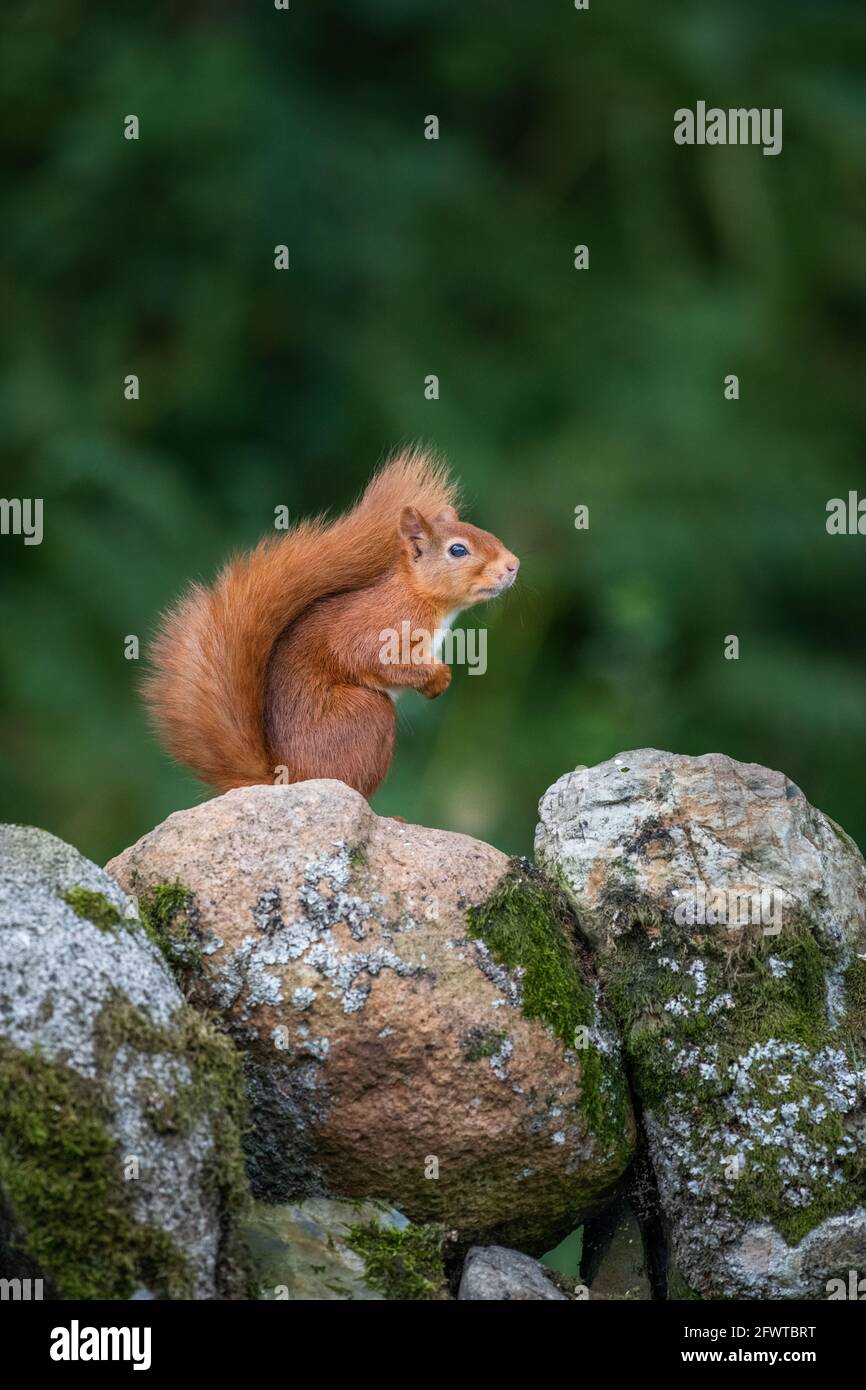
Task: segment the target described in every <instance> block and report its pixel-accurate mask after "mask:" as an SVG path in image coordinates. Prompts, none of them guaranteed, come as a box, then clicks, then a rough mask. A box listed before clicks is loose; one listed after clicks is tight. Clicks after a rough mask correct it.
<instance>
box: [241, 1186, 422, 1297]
mask: <svg viewBox="0 0 866 1390" xmlns="http://www.w3.org/2000/svg"><path fill="white" fill-rule="evenodd" d="M247 1239H248V1241H249V1247H250V1251H251V1254H252V1258H253V1262H254V1267H255V1278H256V1282H257V1284H258V1287H259V1292H260V1295H261V1297H262V1298H265V1299H275V1300H280V1299H288V1300H292V1301H297V1300H315V1301H332V1300H335V1299H342V1300H348V1301H361V1302H376V1301H379V1300H383V1299H387V1300H397V1301H400V1302H405V1301H419V1300H428V1301H429V1300H434V1301H435V1300H439V1299H443V1298H447V1296H448V1294H447V1288H446V1283H445V1272H444V1269H443V1264H442V1244H443V1239H444V1231H443V1228H442V1227H441V1226H435V1225H428V1226H413V1225H412V1224H411V1223H410V1222H409V1221H407V1219H406V1217H405V1216H403V1214H402V1213H401V1212H399V1211H396V1210H395V1209H393V1208H390V1207H388V1206H386V1205H385V1203H384V1202H369V1201H367V1202H352V1201H340V1200H339V1199H337V1200H334V1199H330V1198H327V1197H312V1198H309V1199H308V1200H307V1201H304V1202H298V1203H293V1204H289V1205H279V1206H270V1205H268V1204H267V1203H265V1202H257V1203H256V1204H255V1208H254V1210H253V1213H252V1216H251V1218H250V1222H249V1226H248V1231H247Z"/></svg>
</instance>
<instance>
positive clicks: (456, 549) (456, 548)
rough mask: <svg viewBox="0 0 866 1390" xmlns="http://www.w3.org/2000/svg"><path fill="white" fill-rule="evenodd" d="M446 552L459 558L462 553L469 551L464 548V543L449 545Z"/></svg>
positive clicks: (465, 553) (466, 553)
mask: <svg viewBox="0 0 866 1390" xmlns="http://www.w3.org/2000/svg"><path fill="white" fill-rule="evenodd" d="M448 554H449V555H453V556H454V559H455V560H459V559H460V557H461V556H462V555H468V554H469V551H468V550H467V549H466V546H465V545H460V544H456V545H449V547H448Z"/></svg>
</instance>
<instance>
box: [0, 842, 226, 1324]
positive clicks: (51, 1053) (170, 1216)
mask: <svg viewBox="0 0 866 1390" xmlns="http://www.w3.org/2000/svg"><path fill="white" fill-rule="evenodd" d="M70 893H71V902H70V901H67V900H66V898H65V895H67V894H70ZM88 894H90V895H93V896H92V897H88ZM72 904H74V906H73V905H72ZM88 912H89V914H90V915H82V914H84V913H88ZM97 922H99V923H100V925H97ZM185 1024H190V1025H191V1027H192V1035H193V1036H194V1037H195V1039H196V1040H197V1042H196V1043H195V1044H194V1045H193V1044H191V1045H190V1050H189V1052H188V1053H187V1052H185V1050H184V1048H183V1046H182V1045H181V1043H180V1041H179V1040H180V1039H181V1038H182V1037H183V1036H184V1032H183V1030H184V1025H185ZM211 1035H212V1037H211ZM211 1046H212V1048H213V1052H214V1056H215V1057H218V1058H221V1057H223V1056H224V1054H225V1053H226V1048H227V1044H225V1042H224V1040H222V1039H220V1038H219V1037H218V1035H216V1033H214V1032H213V1030H212V1029H210V1027H209V1025H207V1024H205V1023H204V1022H203V1021H202V1020H201V1019H200V1018H199V1017H198V1015H195V1014H193V1013H192V1011H191V1010H189V1009H188V1007H187V1006H186V1004H185V1002H184V999H183V997H182V995H181V993H180V991H179V989H178V987H177V985H176V983H175V981H174V979H173V978H172V976H171V974H170V972H169V970H168V968H167V966H166V963H165V961H164V960H163V958H162V955H161V954H160V952H159V950H158V949H157V947H156V946H155V945H154V944H153V942H152V941H151V939H150V938H149V936H148V935H147V933H146V932H145V930H144V928H143V926H142V923H141V921H140V919H139V916H138V913H137V910H136V908H135V905H134V904H133V903H132V902H131V901H130V900H129V899H128V898H127V897H126V895H125V894H124V893H123V892H122V891H121V889H120V888H119V887H118V885H117V884H116V883H115V882H114V881H113V880H112V879H111V878H109V876H108V874H106V873H105V872H104V871H103V870H102V869H99V868H98V867H97V866H96V865H95V864H92V863H90V862H89V861H88V860H87V859H85V858H84V857H83V856H82V855H80V854H79V853H78V852H77V851H76V850H75V849H73V848H72V847H71V846H69V845H66V844H64V843H63V842H62V841H61V840H58V839H56V838H55V837H54V836H53V835H49V834H47V833H46V832H44V831H40V830H36V829H33V828H30V827H21V826H3V827H0V1121H2V1123H0V1154H2V1156H3V1165H2V1171H4V1172H5V1173H6V1186H5V1188H4V1191H3V1192H2V1193H0V1198H2V1201H3V1203H4V1204H5V1205H6V1206H7V1208H8V1210H9V1213H10V1230H11V1235H9V1239H8V1240H7V1242H6V1255H5V1258H4V1252H3V1251H0V1264H4V1263H6V1262H7V1261H8V1263H9V1264H10V1265H11V1264H12V1263H14V1261H15V1260H19V1259H20V1258H21V1257H22V1254H23V1255H26V1254H27V1252H28V1251H30V1250H31V1248H32V1252H33V1256H34V1260H35V1262H36V1264H37V1265H38V1266H39V1267H40V1269H42V1270H43V1272H44V1274H45V1277H46V1278H47V1279H48V1280H49V1282H50V1283H51V1285H52V1287H55V1288H56V1289H57V1292H58V1293H59V1294H60V1296H64V1295H66V1296H79V1295H80V1296H92V1297H120V1298H123V1297H145V1296H147V1295H148V1294H149V1293H150V1294H154V1293H156V1294H158V1295H160V1296H164V1295H166V1294H180V1293H183V1294H184V1295H188V1296H194V1297H196V1298H210V1297H215V1296H222V1295H227V1294H231V1293H233V1292H239V1290H240V1280H241V1278H242V1276H241V1272H240V1268H239V1267H237V1268H236V1267H235V1266H234V1265H233V1263H232V1260H231V1258H229V1257H228V1254H227V1252H228V1250H229V1248H230V1246H231V1244H232V1241H233V1240H234V1241H237V1239H238V1237H237V1233H236V1231H235V1228H236V1227H239V1220H240V1216H241V1214H242V1213H241V1211H240V1206H242V1204H243V1203H242V1198H238V1199H237V1200H238V1202H239V1209H238V1210H237V1211H234V1210H233V1209H232V1208H231V1206H230V1200H233V1199H230V1197H229V1194H228V1192H227V1191H225V1190H224V1191H222V1192H221V1191H219V1190H218V1188H219V1187H220V1186H221V1184H219V1183H215V1181H214V1179H215V1177H216V1176H217V1175H218V1174H219V1173H220V1172H221V1171H222V1168H223V1166H224V1165H225V1164H226V1163H228V1164H229V1165H231V1164H232V1163H233V1161H234V1160H235V1159H236V1158H237V1157H239V1155H240V1138H239V1128H238V1126H237V1123H236V1122H234V1123H233V1121H232V1117H231V1115H230V1113H227V1111H226V1110H225V1108H224V1106H223V1099H224V1096H225V1091H224V1087H223V1082H222V1078H221V1077H217V1076H216V1075H214V1076H213V1077H212V1078H211V1077H210V1075H209V1074H207V1075H204V1076H203V1075H202V1072H201V1068H202V1066H203V1064H204V1060H205V1059H206V1057H207V1055H208V1049H209V1048H210V1047H211ZM226 1065H227V1067H228V1068H229V1069H230V1061H228V1060H227V1061H226ZM194 1073H195V1074H194ZM22 1076H24V1077H26V1078H28V1080H29V1079H30V1078H38V1079H39V1084H42V1082H44V1083H45V1084H46V1085H48V1086H49V1088H51V1087H54V1088H57V1089H58V1091H59V1093H60V1094H62V1095H67V1094H68V1095H70V1096H73V1097H74V1104H73V1105H71V1106H70V1111H69V1113H68V1114H67V1113H65V1112H64V1110H63V1107H62V1106H60V1105H59V1104H58V1102H57V1099H56V1095H54V1098H53V1100H52V1099H50V1098H49V1100H48V1101H47V1102H45V1103H44V1115H43V1114H42V1111H41V1110H40V1109H39V1107H40V1105H42V1104H43V1102H42V1100H41V1096H40V1094H39V1093H37V1092H36V1091H34V1093H33V1094H32V1095H31V1094H25V1095H22V1094H21V1077H22ZM211 1080H212V1082H213V1095H212V1098H211V1099H210V1100H208V1099H207V1098H205V1099H204V1100H202V1095H203V1093H206V1092H207V1091H208V1088H209V1085H210V1083H211ZM52 1094H53V1093H52V1092H51V1091H50V1090H49V1097H50V1096H51V1095H52ZM194 1095H195V1099H194ZM31 1109H32V1112H33V1114H35V1115H38V1116H39V1117H40V1119H41V1120H42V1121H43V1126H44V1131H45V1132H44V1134H41V1135H40V1134H39V1133H38V1132H36V1130H31V1127H30V1123H29V1114H28V1112H29V1111H30V1110H31ZM85 1120H87V1121H89V1122H92V1125H93V1127H94V1132H95V1133H96V1134H97V1136H98V1135H102V1134H103V1133H104V1135H105V1140H106V1146H105V1152H101V1153H100V1154H99V1156H98V1159H97V1160H94V1159H93V1158H92V1155H88V1156H86V1157H79V1154H78V1153H77V1151H76V1148H75V1145H74V1143H73V1144H72V1145H71V1146H70V1149H69V1155H68V1158H66V1157H64V1159H63V1162H62V1164H61V1167H60V1171H59V1173H58V1172H53V1170H52V1169H51V1167H50V1164H51V1163H52V1162H56V1161H57V1151H58V1149H59V1147H60V1146H61V1145H62V1144H63V1143H64V1142H65V1140H66V1131H67V1128H68V1127H69V1125H72V1126H74V1125H76V1124H79V1125H80V1124H82V1123H84V1121H85ZM55 1130H56V1132H55ZM73 1138H74V1136H73ZM95 1142H96V1144H97V1147H98V1145H99V1143H100V1142H101V1141H100V1140H99V1139H98V1138H97V1140H96V1141H95ZM24 1157H26V1158H27V1160H28V1162H29V1163H30V1164H31V1165H32V1166H36V1167H38V1166H39V1165H40V1164H41V1163H42V1162H44V1163H45V1164H46V1169H45V1181H46V1185H47V1186H50V1183H51V1181H52V1178H58V1176H59V1177H60V1178H61V1179H62V1176H63V1172H64V1171H65V1175H66V1180H67V1181H68V1182H69V1183H70V1185H71V1191H72V1192H73V1193H77V1192H79V1191H80V1192H81V1193H85V1192H86V1191H88V1190H90V1189H89V1188H88V1184H92V1183H94V1182H96V1184H97V1187H98V1184H99V1183H100V1182H101V1181H102V1179H103V1178H104V1179H105V1181H106V1182H107V1183H108V1184H109V1185H110V1186H112V1185H113V1186H112V1192H113V1196H112V1203H113V1206H112V1212H111V1214H110V1215H109V1214H108V1213H106V1211H104V1210H100V1209H99V1208H98V1207H96V1208H95V1209H93V1210H78V1209H76V1210H74V1211H73V1210H70V1211H69V1213H68V1217H67V1219H66V1221H65V1222H64V1221H62V1220H61V1221H59V1222H58V1228H57V1230H56V1231H52V1232H51V1233H48V1232H46V1230H45V1229H44V1226H43V1221H44V1207H40V1205H39V1201H38V1194H37V1198H36V1199H35V1200H34V1198H33V1197H30V1196H28V1195H27V1193H26V1192H25V1188H24V1185H23V1183H22V1182H21V1181H20V1180H19V1179H20V1177H21V1174H22V1172H23V1169H22V1168H21V1166H20V1165H21V1161H22V1158H24ZM78 1161H80V1162H81V1163H82V1164H83V1165H84V1166H83V1167H82V1171H81V1173H80V1174H76V1168H75V1165H76V1162H78ZM93 1161H97V1162H98V1163H99V1164H100V1165H102V1164H104V1165H105V1171H104V1172H102V1171H100V1172H99V1173H96V1174H95V1173H94V1172H92V1171H90V1169H89V1168H88V1167H87V1165H88V1164H89V1163H90V1162H93ZM16 1164H17V1165H18V1166H17V1167H16ZM65 1165H68V1167H66V1166H65ZM136 1165H137V1167H136ZM136 1172H137V1176H135V1174H136ZM94 1190H96V1188H94ZM85 1205H86V1204H85ZM86 1219H89V1220H92V1221H93V1223H94V1229H95V1230H98V1229H102V1230H111V1229H114V1228H113V1227H111V1225H110V1222H111V1221H114V1220H115V1219H116V1220H117V1222H118V1223H119V1224H118V1225H117V1227H116V1230H117V1235H118V1240H119V1241H121V1242H125V1243H127V1244H128V1247H129V1248H128V1250H127V1252H126V1253H127V1254H128V1266H126V1267H124V1265H123V1262H122V1261H120V1260H119V1261H118V1263H117V1266H116V1267H110V1266H111V1260H110V1258H106V1259H105V1261H104V1265H103V1267H100V1257H99V1255H98V1253H96V1252H97V1250H98V1242H97V1241H94V1245H93V1249H92V1250H90V1251H88V1250H87V1249H86V1242H82V1239H81V1230H80V1229H79V1223H80V1221H82V1220H86ZM107 1222H108V1223H109V1224H108V1225H106V1223H107ZM7 1234H8V1233H7ZM153 1237H155V1238H156V1239H155V1242H154V1239H153ZM139 1241H140V1242H141V1248H140V1249H139V1245H138V1242H139ZM13 1247H14V1250H13ZM77 1251H81V1252H82V1253H81V1258H80V1259H79V1257H78V1255H77V1254H76V1252H77ZM154 1251H155V1252H156V1254H155V1255H154ZM113 1253H114V1252H113V1251H111V1250H110V1249H109V1250H108V1251H107V1254H108V1256H110V1255H111V1254H113Z"/></svg>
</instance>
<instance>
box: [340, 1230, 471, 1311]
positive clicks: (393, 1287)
mask: <svg viewBox="0 0 866 1390" xmlns="http://www.w3.org/2000/svg"><path fill="white" fill-rule="evenodd" d="M444 1236H445V1228H444V1227H443V1226H440V1225H428V1226H407V1227H405V1229H404V1230H402V1231H399V1230H396V1229H394V1228H393V1227H390V1226H380V1225H379V1223H378V1222H377V1221H372V1222H370V1223H369V1224H368V1225H366V1226H352V1227H351V1229H350V1231H349V1234H348V1237H347V1240H346V1244H347V1245H348V1246H349V1247H350V1248H351V1249H352V1250H354V1251H355V1253H356V1254H358V1255H360V1256H361V1259H362V1260H363V1261H364V1264H365V1266H366V1278H367V1282H368V1283H369V1285H370V1287H371V1288H373V1289H375V1290H376V1291H377V1292H378V1293H381V1294H383V1295H384V1297H385V1298H389V1299H396V1300H400V1301H402V1302H410V1301H413V1302H414V1301H417V1300H419V1299H444V1298H447V1296H448V1295H447V1289H446V1285H445V1271H444V1269H443V1265H442V1242H443V1239H444Z"/></svg>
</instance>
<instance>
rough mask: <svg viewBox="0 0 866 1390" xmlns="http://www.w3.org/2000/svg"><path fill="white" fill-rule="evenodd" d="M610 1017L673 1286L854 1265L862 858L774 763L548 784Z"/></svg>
mask: <svg viewBox="0 0 866 1390" xmlns="http://www.w3.org/2000/svg"><path fill="white" fill-rule="evenodd" d="M536 852H537V857H538V860H539V862H540V864H541V865H542V867H544V868H545V869H546V871H547V872H548V873H549V874H550V875H551V876H553V877H555V878H556V879H557V881H558V882H559V883H560V884H561V885H562V887H563V890H564V891H565V893H566V895H567V897H568V899H569V901H570V903H571V905H572V907H573V909H574V911H575V913H576V916H577V918H578V921H579V923H580V927H581V929H582V932H583V934H584V937H585V939H586V941H587V942H588V943H589V945H590V946H591V949H592V951H593V956H594V961H595V964H596V967H597V969H598V972H599V976H600V979H601V981H602V984H603V991H604V995H605V997H606V999H607V1000H608V1002H609V1004H610V1006H611V1008H612V1011H613V1013H614V1015H615V1017H616V1019H617V1022H618V1025H619V1027H620V1029H621V1032H622V1035H623V1038H624V1042H625V1049H626V1053H627V1056H628V1059H629V1065H630V1069H631V1073H632V1077H633V1083H634V1086H635V1088H636V1092H637V1097H638V1099H639V1102H640V1106H641V1109H642V1118H643V1123H644V1125H645V1127H646V1133H647V1137H648V1143H649V1151H650V1155H651V1158H652V1163H653V1166H654V1170H655V1175H656V1179H657V1181H658V1186H659V1194H660V1200H661V1206H662V1211H663V1216H664V1222H665V1225H666V1228H667V1235H668V1241H669V1247H670V1253H671V1263H670V1278H669V1287H670V1292H671V1294H672V1296H674V1297H693V1296H701V1297H716V1298H719V1297H727V1298H822V1297H826V1291H827V1283H828V1281H829V1280H830V1279H831V1278H834V1277H839V1276H843V1277H844V1276H846V1275H847V1271H848V1270H850V1269H852V1268H855V1269H856V1268H860V1269H862V1268H864V1267H866V865H864V862H863V858H862V856H861V855H860V852H859V850H858V849H857V847H856V845H854V843H853V842H852V840H851V839H850V838H849V837H848V836H847V835H846V834H845V832H844V831H843V830H841V829H840V828H839V826H837V825H835V824H834V822H833V821H832V820H830V819H829V817H827V816H825V815H823V814H822V813H821V812H820V811H818V810H816V809H815V808H814V807H813V806H811V805H810V804H809V802H808V801H807V800H806V798H805V796H804V795H803V793H802V792H801V791H800V789H799V787H797V786H795V785H794V784H793V783H792V782H790V781H789V780H788V778H787V777H785V776H784V775H783V774H782V773H779V772H771V771H768V770H767V769H766V768H763V767H758V766H756V765H754V764H747V763H738V762H735V761H734V760H733V759H732V758H728V757H724V756H722V755H719V754H707V755H706V756H704V757H696V758H691V757H683V756H678V755H675V754H671V753H662V752H658V751H656V750H654V749H641V750H638V751H636V752H629V753H623V754H621V755H620V756H619V757H617V758H614V759H612V760H611V761H609V762H605V763H602V764H600V765H599V766H598V767H593V768H582V769H578V770H577V771H576V772H572V773H569V774H568V775H567V776H565V777H563V778H561V779H560V780H559V781H558V782H557V783H555V785H554V786H553V787H551V788H550V790H549V791H548V792H547V793H546V794H545V796H544V797H543V799H542V801H541V806H540V824H539V826H538V831H537V837H536Z"/></svg>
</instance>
